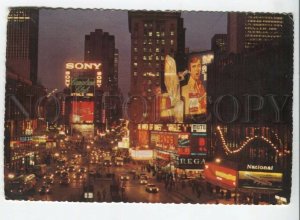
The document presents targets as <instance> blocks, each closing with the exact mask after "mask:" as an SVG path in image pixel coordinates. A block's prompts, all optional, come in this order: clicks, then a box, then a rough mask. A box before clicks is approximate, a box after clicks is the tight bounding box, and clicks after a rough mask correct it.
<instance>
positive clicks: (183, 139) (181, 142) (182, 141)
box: [178, 134, 190, 147]
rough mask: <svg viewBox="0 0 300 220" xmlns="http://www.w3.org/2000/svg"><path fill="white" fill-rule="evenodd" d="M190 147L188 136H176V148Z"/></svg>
mask: <svg viewBox="0 0 300 220" xmlns="http://www.w3.org/2000/svg"><path fill="white" fill-rule="evenodd" d="M188 146H190V137H189V134H178V147H188Z"/></svg>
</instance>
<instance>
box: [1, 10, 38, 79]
mask: <svg viewBox="0 0 300 220" xmlns="http://www.w3.org/2000/svg"><path fill="white" fill-rule="evenodd" d="M38 27H39V10H38V9H33V8H12V9H11V10H10V12H9V15H8V22H7V44H6V45H7V47H6V68H7V70H9V73H10V74H14V75H17V76H18V77H21V78H23V79H25V80H30V81H31V82H32V83H33V84H36V82H37V71H38Z"/></svg>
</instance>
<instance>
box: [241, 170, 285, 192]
mask: <svg viewBox="0 0 300 220" xmlns="http://www.w3.org/2000/svg"><path fill="white" fill-rule="evenodd" d="M239 187H240V188H255V189H273V190H281V189H282V173H270V172H252V171H239Z"/></svg>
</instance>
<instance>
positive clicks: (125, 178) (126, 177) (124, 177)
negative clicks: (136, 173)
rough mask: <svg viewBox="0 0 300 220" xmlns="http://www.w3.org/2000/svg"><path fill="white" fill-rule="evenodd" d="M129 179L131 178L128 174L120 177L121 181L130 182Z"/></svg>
mask: <svg viewBox="0 0 300 220" xmlns="http://www.w3.org/2000/svg"><path fill="white" fill-rule="evenodd" d="M129 179H130V178H129V176H128V175H127V174H121V176H120V180H124V181H126V180H129Z"/></svg>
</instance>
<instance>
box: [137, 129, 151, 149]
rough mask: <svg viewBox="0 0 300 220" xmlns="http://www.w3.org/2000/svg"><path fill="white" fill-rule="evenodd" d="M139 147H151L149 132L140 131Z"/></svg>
mask: <svg viewBox="0 0 300 220" xmlns="http://www.w3.org/2000/svg"><path fill="white" fill-rule="evenodd" d="M138 140H139V142H138V143H139V145H141V146H144V145H149V131H144V130H138Z"/></svg>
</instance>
